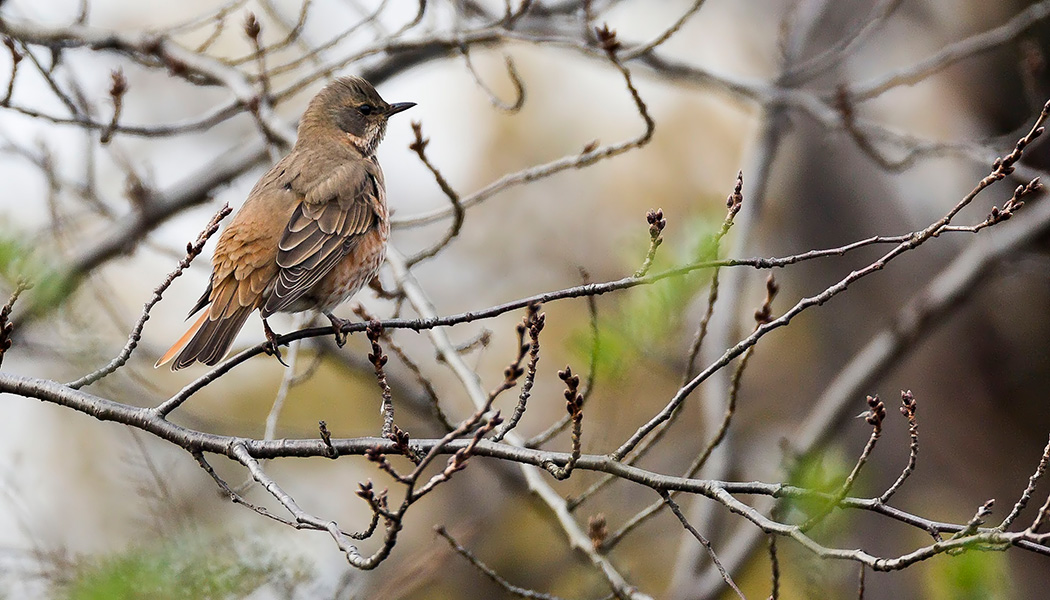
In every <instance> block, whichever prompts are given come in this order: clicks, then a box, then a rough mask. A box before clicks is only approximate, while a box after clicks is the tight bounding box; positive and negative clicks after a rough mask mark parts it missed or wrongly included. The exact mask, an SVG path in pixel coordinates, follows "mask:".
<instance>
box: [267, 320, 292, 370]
mask: <svg viewBox="0 0 1050 600" xmlns="http://www.w3.org/2000/svg"><path fill="white" fill-rule="evenodd" d="M263 332H264V333H265V334H266V344H267V346H266V353H267V354H269V355H270V356H276V357H277V362H279V363H281V364H282V365H284V366H286V367H287V366H288V363H286V362H284V359H283V358H281V349H280V348H279V347H278V345H277V334H276V333H274V332H273V330H272V329H270V324H269V323H267V322H266V319H263Z"/></svg>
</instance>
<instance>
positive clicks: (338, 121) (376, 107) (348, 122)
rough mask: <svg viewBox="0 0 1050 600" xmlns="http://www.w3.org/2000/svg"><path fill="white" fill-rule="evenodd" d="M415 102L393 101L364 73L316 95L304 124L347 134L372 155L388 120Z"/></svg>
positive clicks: (331, 84) (304, 117)
mask: <svg viewBox="0 0 1050 600" xmlns="http://www.w3.org/2000/svg"><path fill="white" fill-rule="evenodd" d="M415 105H416V104H415V103H414V102H396V103H394V104H390V103H389V102H387V101H386V100H383V98H381V97H380V96H379V92H377V91H376V89H375V88H374V87H372V84H370V83H368V82H367V81H365V80H364V79H361V78H360V77H340V78H339V79H336V80H335V81H332V82H331V83H329V84H328V85H327V86H325V87H324V89H322V90H321V91H320V92H318V93H317V95H316V96H314V99H313V100H311V101H310V105H309V106H308V107H307V108H306V112H305V113H303V119H302V122H301V125H300V135H299V138H300V140H302V139H303V137H304V136H303V135H302V134H303V131H302V128H303V127H309V128H314V129H320V130H321V131H322V132H324V133H327V134H329V135H332V134H334V135H337V136H346V137H347V138H349V141H350V143H351V144H353V145H354V146H355V147H356V148H357V149H358V150H360V151H361V152H362V153H363V154H365V155H366V156H367V155H371V154H374V153H375V151H376V147H377V146H379V142H381V141H382V140H383V134H384V133H386V121H387V119H389V118H390V117H391V116H392V115H396V114H397V113H399V112H402V111H404V110H408V109H409V108H412V107H413V106H415Z"/></svg>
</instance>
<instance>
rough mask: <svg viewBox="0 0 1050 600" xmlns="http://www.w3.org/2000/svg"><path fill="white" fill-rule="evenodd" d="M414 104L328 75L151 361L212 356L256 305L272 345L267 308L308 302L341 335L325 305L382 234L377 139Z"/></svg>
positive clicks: (293, 308)
mask: <svg viewBox="0 0 1050 600" xmlns="http://www.w3.org/2000/svg"><path fill="white" fill-rule="evenodd" d="M413 106H415V104H414V103H412V102H399V103H396V104H389V103H387V102H386V101H384V100H383V99H382V98H380V97H379V94H378V93H377V92H376V90H375V88H373V87H372V86H371V85H370V84H369V83H368V82H367V81H365V80H363V79H360V78H358V77H343V78H340V79H336V80H335V81H333V82H331V83H330V84H328V85H327V86H325V88H324V89H322V90H321V91H320V92H319V93H318V94H317V95H316V96H315V97H314V99H313V100H311V101H310V105H309V106H307V108H306V112H305V113H303V117H302V119H301V120H300V121H299V135H298V138H297V139H296V142H295V147H293V148H292V151H291V153H289V154H288V156H285V157H284V158H283V159H281V161H280V162H278V163H277V164H276V165H274V167H273V168H272V169H270V171H269V172H268V173H266V175H263V177H262V179H260V180H259V182H258V183H256V184H255V187H254V188H252V191H251V193H250V194H248V199H247V200H245V202H244V206H242V207H241V209H240V210H239V211H238V212H237V214H236V215H234V217H233V221H232V222H231V223H230V225H229V226H228V227H227V228H226V229H225V230H224V231H223V232H222V235H221V236H219V241H218V244H217V245H216V247H215V256H214V257H213V258H212V274H211V282H210V283H209V284H208V289H206V290H205V291H204V295H202V296H201V298H200V300H198V301H197V304H196V305H195V306H194V307H193V310H191V311H190V315H189V316H191V317H192V316H193V315H194V313H196V312H198V311H201V310H203V313H202V314H201V316H200V318H198V319H197V322H196V323H194V324H193V326H192V327H190V329H189V331H187V332H186V333H185V335H183V336H182V338H180V339H179V341H177V342H175V344H174V345H173V346H172V347H171V349H169V350H168V351H167V352H166V353H164V356H162V357H161V358H160V360H158V361H157V364H156V366H158V367H159V366H160V365H163V364H164V363H166V362H168V361H171V360H172V359H175V360H174V362H172V363H171V369H172V370H173V371H174V370H178V369H181V368H183V367H188V366H190V365H191V364H193V362H194V361H200V362H202V363H204V364H206V365H214V364H216V363H218V362H219V361H220V360H222V359H223V358H224V357H225V356H226V354H227V353H228V352H229V349H230V345H231V344H232V343H233V339H234V338H235V337H236V336H237V333H238V332H239V331H240V330H241V327H243V326H244V322H245V320H246V319H247V318H248V315H250V314H251V313H252V311H254V310H255V309H259V313H260V314H261V315H262V320H263V329H264V331H265V332H266V339H267V340H269V341H270V344H271V346H272V349H273V350H274V352H276V351H277V345H276V343H275V339H276V338H275V335H274V333H273V331H272V330H271V329H270V326H269V324H268V323H267V322H266V318H267V317H269V316H270V315H272V314H273V313H275V312H302V311H305V310H316V311H318V312H321V313H323V314H324V315H325V316H327V317H328V318H329V319H330V320H331V321H332V327H333V328H334V329H335V331H336V339H337V341H340V342H342V340H344V339H345V336H342V338H341V337H340V333H339V332H340V328H341V327H342V326H343V325H344V324H345V323H346V321H344V320H342V319H340V318H338V317H336V316H335V315H333V314H332V309H334V308H335V307H336V306H338V305H339V304H341V303H342V302H343V301H345V300H346V299H347V298H349V297H350V296H352V295H354V293H356V292H357V291H358V290H360V289H361V288H362V287H363V286H364V285H365V284H367V283H368V282H369V281H371V280H372V278H373V277H375V275H376V272H377V271H378V270H379V266H380V265H381V264H382V262H383V258H384V256H385V254H386V242H387V237H388V236H389V234H390V221H389V220H388V218H387V207H386V189H385V184H384V181H383V171H382V169H380V168H379V162H378V161H377V160H376V156H375V152H376V147H377V146H378V145H379V142H380V141H381V140H382V139H383V134H384V133H385V132H386V122H387V119H388V118H389V117H390V116H391V115H395V114H397V113H399V112H401V111H403V110H407V109H409V108H412V107H413ZM187 318H188V317H187ZM279 357H280V355H279V354H278V358H279Z"/></svg>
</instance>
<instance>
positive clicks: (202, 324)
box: [153, 306, 253, 371]
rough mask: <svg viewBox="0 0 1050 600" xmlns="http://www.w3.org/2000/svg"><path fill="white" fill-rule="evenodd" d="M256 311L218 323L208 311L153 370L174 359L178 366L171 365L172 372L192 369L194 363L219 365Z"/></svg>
mask: <svg viewBox="0 0 1050 600" xmlns="http://www.w3.org/2000/svg"><path fill="white" fill-rule="evenodd" d="M252 309H253V307H250V306H244V307H241V308H239V309H237V310H235V311H233V313H232V314H229V315H226V316H223V317H219V318H217V319H211V318H209V311H207V310H205V311H204V313H203V314H202V315H201V316H200V317H199V318H198V319H197V322H196V323H194V324H193V326H191V327H190V328H189V330H188V331H187V332H186V333H184V334H183V336H182V337H181V338H179V341H177V342H175V343H174V344H173V345H172V346H171V348H169V349H168V351H167V352H165V353H164V356H161V357H160V360H158V361H157V364H155V365H153V366H154V367H159V366H161V365H163V364H164V363H167V362H168V361H170V360H172V359H173V358H174V359H175V362H173V363H171V370H172V371H178V370H179V369H182V368H185V367H188V366H190V365H192V364H193V363H194V361H200V362H202V363H204V364H206V365H214V364H216V363H218V362H219V361H220V360H222V359H223V358H225V357H226V354H228V353H229V351H230V346H231V345H232V344H233V339H234V338H235V337H237V333H238V332H240V330H241V327H244V322H245V321H246V320H247V319H248V315H250V314H251V312H252Z"/></svg>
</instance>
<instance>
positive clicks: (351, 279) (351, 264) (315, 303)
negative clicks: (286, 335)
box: [285, 238, 386, 313]
mask: <svg viewBox="0 0 1050 600" xmlns="http://www.w3.org/2000/svg"><path fill="white" fill-rule="evenodd" d="M368 241H370V240H369V239H368V238H366V239H365V240H362V242H363V243H361V244H358V246H357V247H356V248H354V250H353V251H351V252H350V253H349V254H347V255H346V257H344V258H343V260H341V261H340V262H339V264H337V265H336V266H335V267H334V268H333V269H332V270H331V271H330V272H329V273H328V274H327V275H325V276H324V277H322V278H321V280H320V281H318V282H317V283H316V284H314V286H313V287H312V288H310V291H309V292H307V293H306V294H304V295H303V296H302V297H301V298H299V299H298V300H296V301H295V302H293V303H292V304H291V305H290V306H289V307H288V308H287V309H285V310H286V311H287V312H302V311H305V310H316V311H318V312H320V313H327V312H330V311H331V310H332V309H334V308H335V307H336V306H339V305H340V304H342V303H343V302H345V301H346V300H347V299H349V298H350V297H351V296H353V295H354V294H356V293H357V292H358V291H359V290H360V289H361V288H363V287H365V286H366V285H367V284H368V282H369V281H371V280H372V278H373V277H375V276H376V273H378V272H379V267H380V265H382V264H383V259H384V258H385V257H386V245H385V244H368V243H367V242H368Z"/></svg>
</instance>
